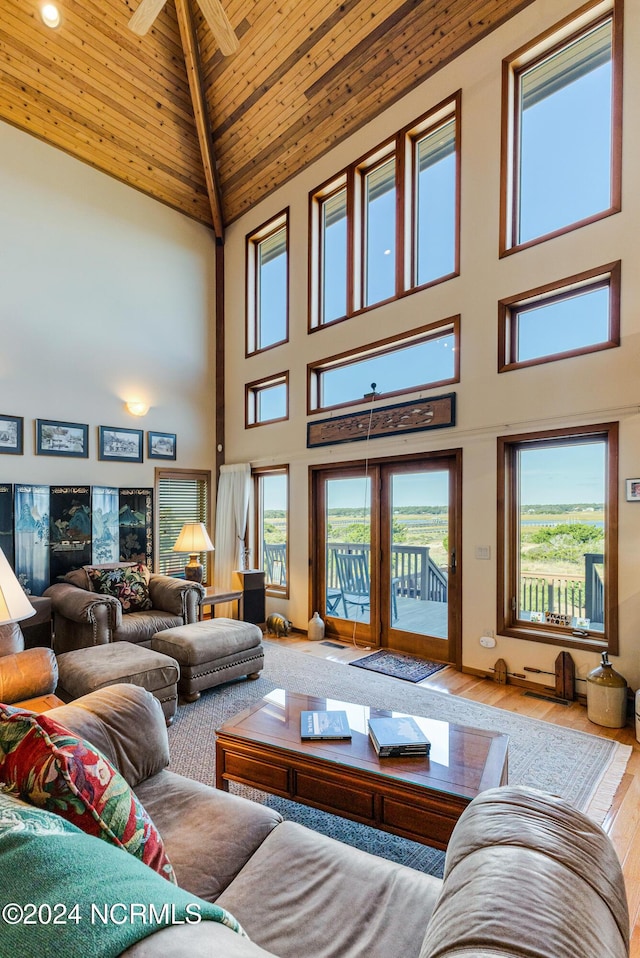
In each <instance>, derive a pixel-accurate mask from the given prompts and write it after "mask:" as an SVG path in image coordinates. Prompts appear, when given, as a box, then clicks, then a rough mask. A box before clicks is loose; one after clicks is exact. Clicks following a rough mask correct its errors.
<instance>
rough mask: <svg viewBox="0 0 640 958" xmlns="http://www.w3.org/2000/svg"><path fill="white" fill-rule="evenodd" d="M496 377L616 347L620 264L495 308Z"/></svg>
mask: <svg viewBox="0 0 640 958" xmlns="http://www.w3.org/2000/svg"><path fill="white" fill-rule="evenodd" d="M498 312H499V331H498V339H499V355H500V372H505V371H506V370H509V369H516V368H518V367H520V366H532V365H534V364H536V363H546V362H551V361H553V360H556V359H564V358H567V357H570V356H576V355H579V354H580V353H590V352H594V351H596V350H600V349H609V348H611V347H613V346H619V345H620V261H619V260H618V262H617V263H609V264H608V265H607V266H601V267H599V268H598V269H594V270H590V271H588V272H585V273H580V274H579V275H577V276H573V277H570V278H568V279H565V280H561V281H560V282H558V283H552V284H550V285H548V286H542V287H539V288H538V289H533V290H529V291H528V292H527V293H522V294H520V295H519V296H513V297H511V298H509V299H503V300H501V301H500V303H499V304H498Z"/></svg>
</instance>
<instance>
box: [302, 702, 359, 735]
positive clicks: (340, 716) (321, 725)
mask: <svg viewBox="0 0 640 958" xmlns="http://www.w3.org/2000/svg"><path fill="white" fill-rule="evenodd" d="M300 738H301V739H302V741H303V742H314V741H319V740H321V739H336V740H338V741H348V740H349V739H350V738H351V729H350V728H349V720H348V718H347V713H346V712H343V711H341V710H339V709H334V710H329V711H327V712H322V711H317V712H316V711H303V712H300Z"/></svg>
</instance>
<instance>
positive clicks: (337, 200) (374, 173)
mask: <svg viewBox="0 0 640 958" xmlns="http://www.w3.org/2000/svg"><path fill="white" fill-rule="evenodd" d="M460 104H461V94H460V92H459V91H458V93H456V94H455V95H454V96H452V97H450V98H448V99H447V100H445V101H443V102H442V103H440V104H438V106H437V107H435V108H434V109H433V110H430V111H429V112H428V113H426V114H425V115H424V116H422V117H421V118H420V119H418V120H416V121H414V122H412V123H411V124H409V125H408V126H406V127H404V128H403V129H402V130H400V131H399V132H398V133H397V134H396V135H395V136H394V137H393V138H392V139H391V140H388V141H386V142H385V143H384V144H381V145H380V146H378V147H376V149H375V150H372V151H371V152H370V153H368V154H367V155H366V156H364V157H362V158H360V159H359V160H357V161H356V162H355V163H352V164H351V165H350V166H349V167H347V169H346V170H343V171H342V172H341V173H339V174H338V175H336V176H335V177H332V178H331V179H330V180H328V181H327V182H326V183H324V184H323V185H322V186H320V187H318V189H316V190H313V191H312V193H311V194H310V197H309V201H310V224H311V227H310V229H311V235H310V268H309V283H310V287H309V310H310V312H309V329H310V330H314V329H319V328H321V327H323V326H326V325H328V324H329V323H333V322H336V321H338V320H342V319H347V318H348V317H350V316H353V315H355V314H356V313H359V312H362V311H363V310H366V309H370V308H372V307H373V306H376V305H378V304H379V303H382V302H387V301H388V300H391V299H397V298H400V297H402V296H406V295H408V294H409V293H412V292H414V291H415V290H417V289H423V288H424V287H426V286H431V285H433V284H434V283H440V282H443V281H444V280H446V279H450V278H451V277H452V276H456V275H457V274H458V272H459V246H460V242H459V234H460V215H459V210H460Z"/></svg>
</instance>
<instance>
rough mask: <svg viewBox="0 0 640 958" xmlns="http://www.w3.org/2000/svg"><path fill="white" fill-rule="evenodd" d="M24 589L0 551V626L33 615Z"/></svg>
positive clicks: (32, 609)
mask: <svg viewBox="0 0 640 958" xmlns="http://www.w3.org/2000/svg"><path fill="white" fill-rule="evenodd" d="M35 614H36V610H35V609H34V608H33V606H32V605H31V603H30V602H29V599H28V598H27V596H26V595H25V592H24V589H23V588H22V586H21V585H20V583H19V582H18V580H17V579H16V576H15V573H14V571H13V569H12V568H11V566H10V565H9V562H8V561H7V557H6V556H5V554H4V552H3V551H2V549H0V625H5V624H6V623H7V622H19V621H20V619H28V618H29V616H30V615H35Z"/></svg>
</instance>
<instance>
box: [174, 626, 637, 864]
mask: <svg viewBox="0 0 640 958" xmlns="http://www.w3.org/2000/svg"><path fill="white" fill-rule="evenodd" d="M274 688H287V689H289V690H290V691H292V692H301V693H303V694H306V695H317V696H321V697H330V698H334V699H343V700H344V701H348V702H355V703H358V704H362V705H371V706H375V707H377V708H382V709H395V710H398V711H404V712H413V713H415V714H416V715H424V716H427V717H429V718H434V719H440V720H442V721H448V722H455V723H456V724H458V725H471V726H475V727H478V728H486V729H491V730H494V731H497V732H505V733H506V734H508V735H509V782H510V783H511V784H512V785H530V786H533V787H535V788H542V789H545V790H546V791H549V792H552V793H553V794H555V795H561V796H562V797H564V798H566V799H567V800H568V801H570V802H571V803H572V804H573V805H575V806H576V807H577V808H580V809H582V810H583V811H586V812H587V814H589V815H590V816H591V817H592V818H593V819H594V820H595V821H598V822H602V821H603V820H604V817H605V815H606V813H607V811H608V809H609V807H610V805H611V802H612V800H613V796H614V794H615V791H616V788H617V787H618V785H619V783H620V781H621V779H622V776H623V774H624V770H625V768H626V765H627V762H628V760H629V756H630V754H631V747H630V746H623V745H619V744H618V743H617V742H612V741H611V740H610V739H606V738H599V737H597V736H595V735H588V734H587V733H585V732H579V731H575V730H573V729H567V728H561V727H560V726H556V725H551V724H550V723H549V722H541V721H539V720H537V719H532V718H527V717H526V716H523V715H518V714H517V713H514V712H507V711H504V710H502V709H498V708H493V707H491V706H488V705H482V704H480V703H477V702H470V701H468V700H466V699H463V698H461V697H459V696H455V695H449V694H446V693H443V692H436V691H433V690H432V689H428V688H425V687H424V686H411V685H407V684H406V683H404V682H403V683H400V682H399V681H398V680H397V679H394V678H391V677H390V676H387V675H380V674H378V673H375V672H368V671H364V670H357V669H351V670H349V669H347V668H345V667H344V665H343V664H339V663H335V662H330V661H328V660H326V659H321V658H318V657H316V656H314V655H312V654H305V653H302V652H297V651H296V650H294V649H291V648H288V647H281V646H278V645H277V644H275V643H273V642H265V667H264V670H263V672H262V673H261V676H260V678H259V679H258V680H257V681H255V682H247V681H245V680H241V681H238V682H230V683H229V684H227V685H223V686H220V687H218V688H216V689H210V690H209V691H208V692H203V693H202V697H201V699H200V700H199V701H198V702H195V703H193V704H191V705H183V706H180V708H179V709H178V713H177V715H176V718H175V721H174V724H173V725H172V727H171V728H170V729H169V741H170V747H171V764H170V766H169V767H170V768H171V769H172V771H175V772H179V773H181V774H182V775H186V776H188V777H189V778H192V779H196V780H197V781H200V782H204V783H205V784H207V785H214V784H215V730H216V728H218V727H219V726H220V725H221V724H222V723H223V722H224V721H225V720H226V719H227V718H230V717H231V716H232V715H235V714H237V713H238V712H240V711H242V710H243V709H246V708H249V706H251V705H253V704H255V702H257V701H259V700H260V699H261V698H262V697H263V696H264V695H266V694H267V693H268V692H271V691H272V689H274ZM231 790H232V791H233V792H235V793H237V794H241V795H245V796H246V797H248V798H251V799H253V800H254V801H259V802H261V803H263V804H267V805H269V806H270V807H272V808H275V809H277V810H278V811H279V812H280V814H281V815H282V816H283V817H284V818H288V819H291V820H293V821H297V822H300V823H301V824H304V825H307V826H308V827H309V828H312V829H314V830H316V831H320V832H323V833H324V834H327V835H329V836H331V837H332V838H337V839H339V840H340V841H343V842H347V843H348V844H351V845H354V846H355V847H357V848H363V849H365V850H367V851H370V852H372V853H373V854H375V855H380V856H381V857H382V858H388V859H390V860H391V861H398V862H402V863H403V864H405V865H409V866H410V867H411V868H416V869H418V870H419V871H424V872H427V873H429V874H432V875H441V873H442V865H443V861H444V854H443V853H442V852H439V851H437V850H436V849H433V848H430V847H429V846H427V845H420V844H418V843H416V842H410V841H407V840H406V839H404V838H399V837H398V836H396V835H390V834H388V833H386V832H382V831H379V830H377V829H374V828H370V827H369V826H367V825H360V824H358V823H357V822H350V821H348V820H347V819H343V818H338V817H337V816H334V815H329V814H327V813H325V812H321V811H319V810H317V809H313V808H307V807H306V806H304V805H298V804H297V803H295V802H290V801H287V800H286V799H281V798H278V797H277V796H273V795H266V794H265V793H264V792H259V791H257V790H255V789H249V788H245V787H244V786H239V785H238V786H236V785H233V784H232V786H231Z"/></svg>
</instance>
